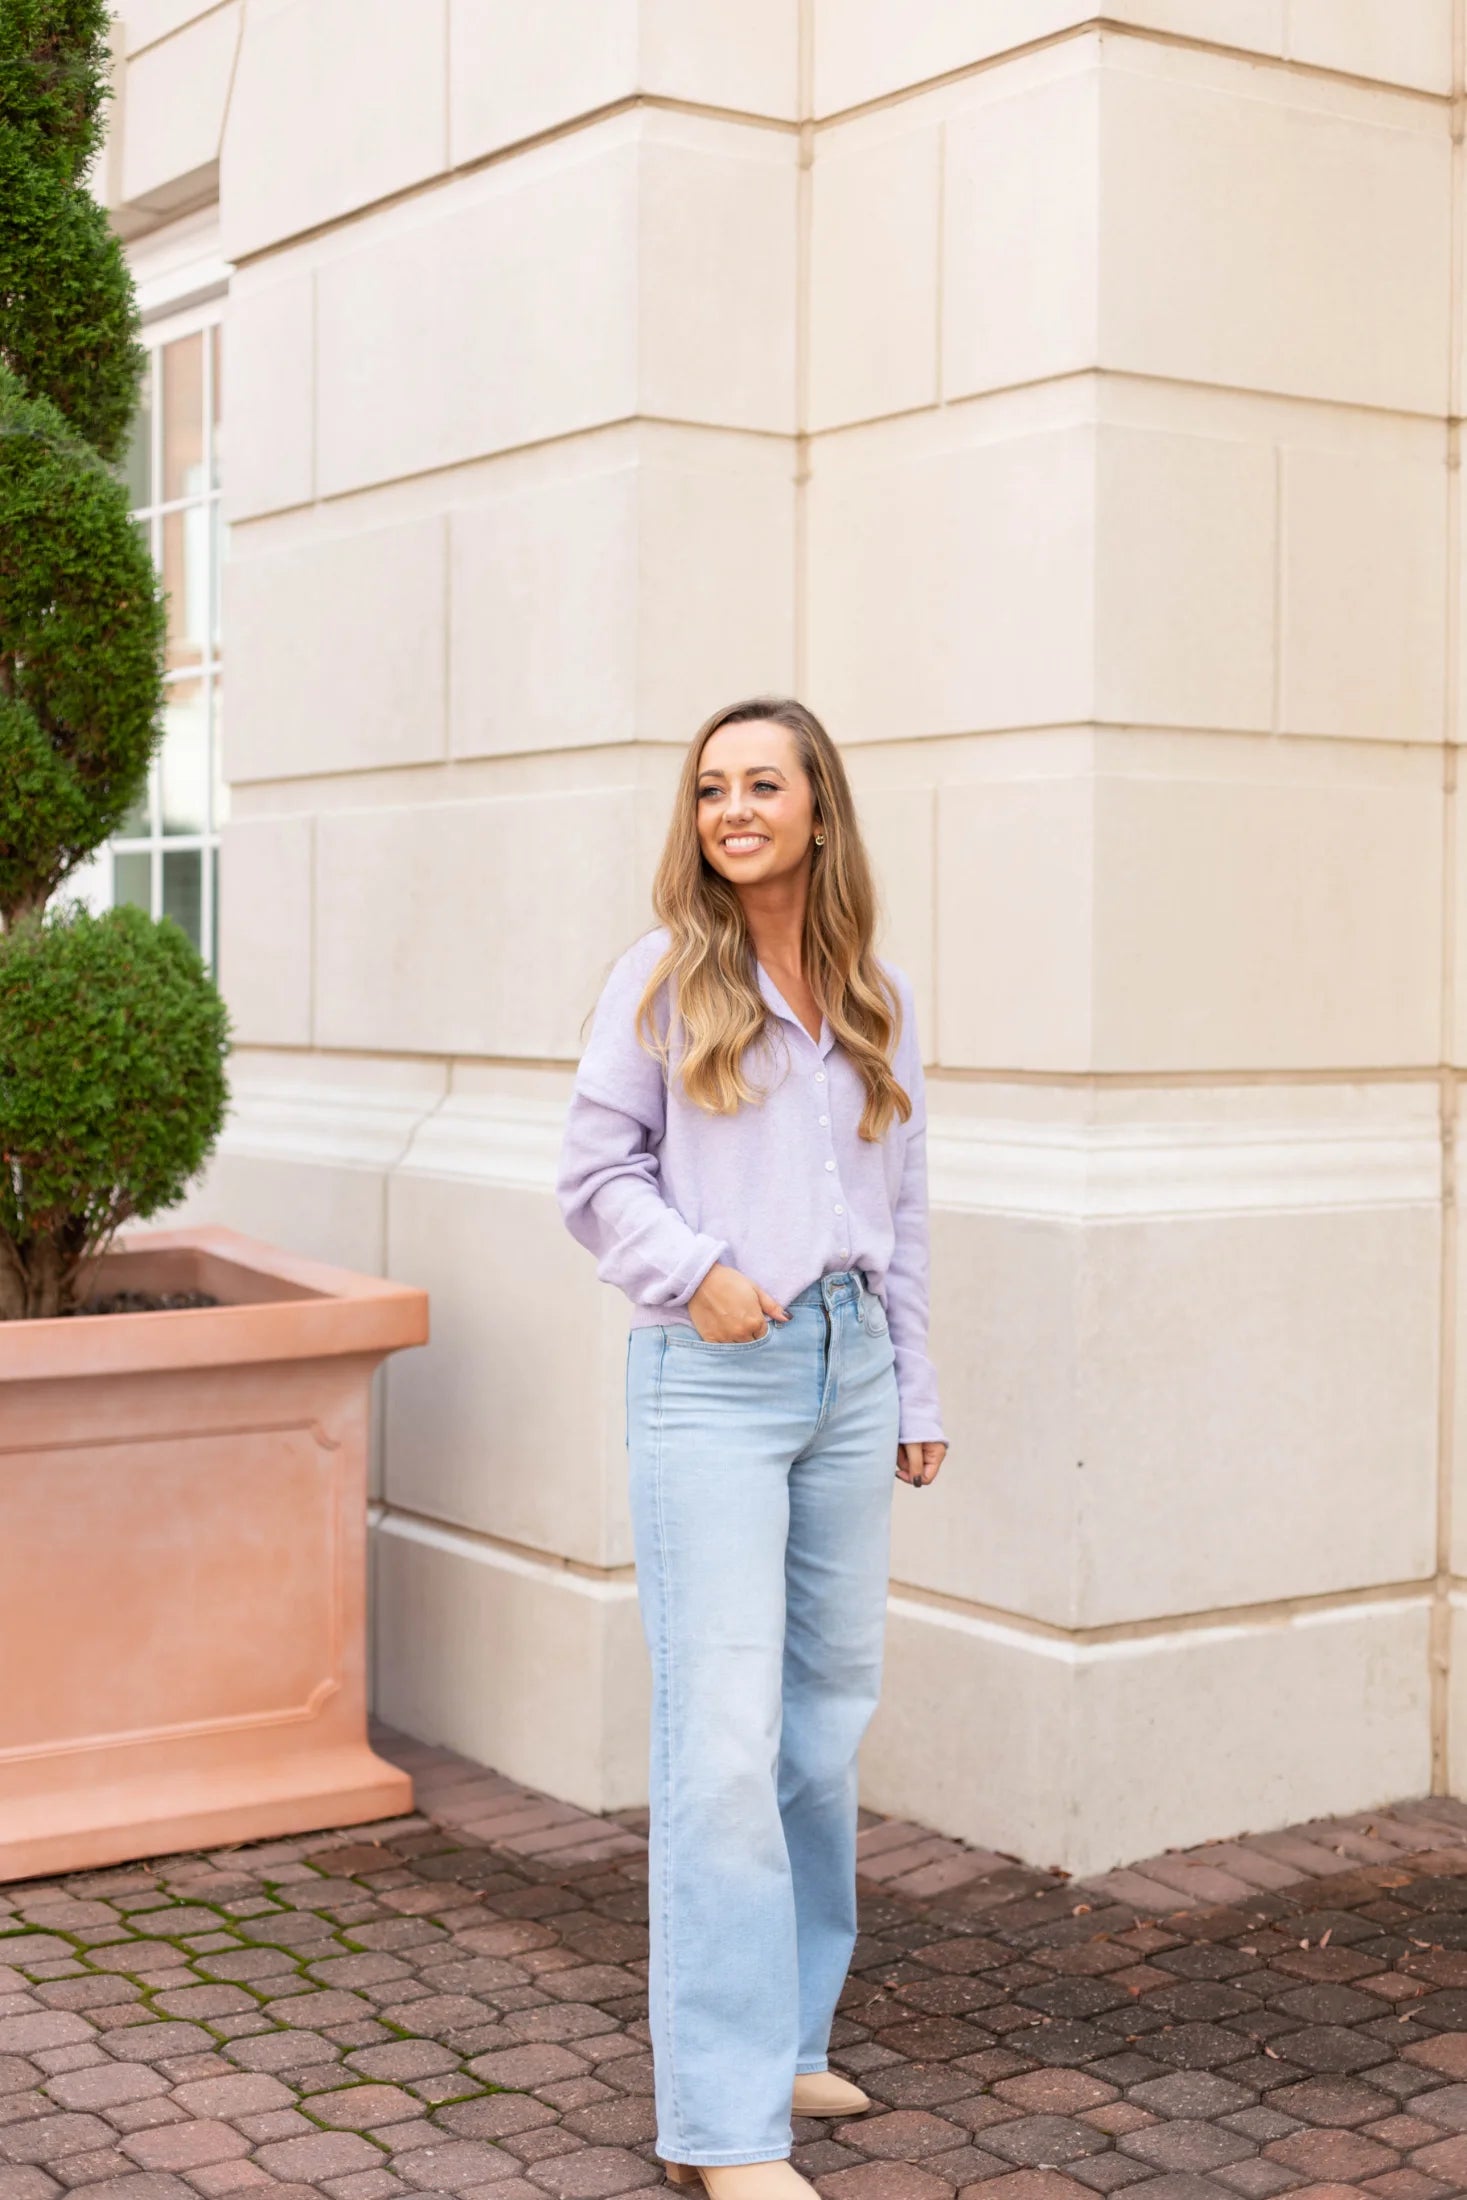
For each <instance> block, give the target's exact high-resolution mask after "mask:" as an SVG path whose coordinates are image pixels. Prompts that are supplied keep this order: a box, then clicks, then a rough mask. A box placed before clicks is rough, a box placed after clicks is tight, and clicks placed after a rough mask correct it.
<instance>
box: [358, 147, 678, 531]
mask: <svg viewBox="0 0 1467 2200" xmlns="http://www.w3.org/2000/svg"><path fill="white" fill-rule="evenodd" d="M634 133H635V124H634V122H633V121H632V120H631V119H629V118H625V117H623V118H621V119H620V120H618V121H616V122H612V123H607V124H604V125H603V126H602V127H601V128H599V129H596V130H591V131H585V132H580V133H578V134H577V135H576V137H575V138H574V139H572V140H569V141H567V142H566V143H564V144H559V145H553V146H548V147H545V148H544V149H543V150H541V151H540V152H537V153H530V154H526V155H525V156H524V157H523V158H522V159H520V160H516V161H514V162H511V163H506V164H503V165H499V166H495V167H492V168H488V169H486V170H484V171H483V172H482V173H480V174H478V175H474V176H470V177H466V178H464V179H463V180H462V181H460V182H458V183H455V184H452V185H448V186H445V187H444V188H443V189H441V190H439V191H436V192H434V193H432V194H431V195H428V196H425V197H421V198H416V199H413V200H411V201H409V202H408V203H407V204H405V205H403V206H401V207H397V208H394V209H393V210H391V212H390V213H388V214H385V215H383V216H381V217H380V218H379V219H377V220H375V221H372V222H369V223H367V224H365V225H363V227H362V229H361V230H360V232H359V234H357V235H355V236H353V237H352V238H351V239H350V240H348V243H349V249H344V250H342V251H340V252H338V253H337V254H335V255H333V256H332V257H331V258H330V259H329V260H328V261H326V263H325V264H324V265H323V266H322V267H321V270H320V273H319V276H318V278H317V280H318V291H317V299H318V306H317V311H318V338H317V343H318V350H317V360H318V370H317V424H318V427H317V432H318V439H319V440H318V452H319V456H318V468H319V486H320V491H321V493H322V494H323V495H328V496H329V495H339V494H341V493H342V492H344V491H346V490H350V489H358V488H363V487H365V486H367V485H368V484H369V483H371V482H376V481H388V480H393V479H395V478H397V477H399V476H401V475H406V474H415V473H421V472H424V471H426V470H428V469H429V468H434V467H442V466H449V465H453V464H455V463H457V462H459V461H461V460H463V459H466V458H474V457H480V456H482V455H484V454H486V453H488V452H492V451H497V450H506V449H509V448H511V447H512V446H514V445H516V444H523V443H531V442H537V441H542V440H544V439H545V438H547V437H549V436H554V435H564V434H569V433H573V432H574V431H576V430H577V429H583V428H587V427H590V426H592V425H593V424H595V423H597V422H602V421H608V420H619V419H625V418H628V417H629V416H630V415H632V414H633V413H635V412H636V411H637V409H638V407H637V378H638V377H637V359H638V317H637V307H636V290H637V280H636V268H637V198H638V156H637V150H636V140H635V134H634ZM466 268H472V269H473V273H474V279H473V281H472V282H466V281H465V279H464V271H465V269H466ZM572 300H573V301H574V306H573V307H572V303H571V302H572ZM409 301H410V302H411V310H410V311H409V310H407V305H408V302H409ZM510 331H512V332H513V340H512V341H509V340H508V332H510ZM573 331H574V336H573V335H572V332H573Z"/></svg>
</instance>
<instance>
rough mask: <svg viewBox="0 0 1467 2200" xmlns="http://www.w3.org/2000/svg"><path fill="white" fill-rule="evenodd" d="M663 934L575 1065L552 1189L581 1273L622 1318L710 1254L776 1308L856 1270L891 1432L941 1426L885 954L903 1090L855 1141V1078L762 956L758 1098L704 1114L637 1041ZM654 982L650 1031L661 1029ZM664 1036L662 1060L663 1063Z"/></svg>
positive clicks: (904, 1042) (638, 949)
mask: <svg viewBox="0 0 1467 2200" xmlns="http://www.w3.org/2000/svg"><path fill="white" fill-rule="evenodd" d="M666 945H667V933H666V932H665V931H664V930H662V929H658V930H656V931H652V932H648V933H646V934H645V935H644V936H643V938H641V939H639V940H637V941H636V942H635V943H634V944H633V945H632V946H631V947H629V948H628V949H627V951H626V953H625V954H624V955H623V956H622V957H621V958H620V960H619V961H618V962H617V964H616V966H615V968H614V969H613V970H612V972H611V975H610V977H609V978H608V979H607V981H606V985H605V987H604V989H603V991H602V994H601V998H600V1001H599V1002H598V1003H597V1007H596V1015H595V1020H594V1023H593V1026H592V1030H591V1036H590V1038H589V1040H588V1041H587V1044H586V1050H585V1053H584V1054H583V1055H582V1057H581V1064H580V1068H579V1070H578V1072H577V1074H576V1083H575V1092H574V1094H573V1096H572V1099H571V1104H570V1113H569V1116H568V1118H567V1121H566V1128H565V1142H564V1145H563V1147H562V1150H561V1159H560V1172H559V1177H558V1180H557V1184H556V1193H557V1197H558V1198H559V1201H560V1207H561V1212H562V1214H563V1215H564V1216H565V1219H566V1223H567V1226H568V1227H569V1229H570V1231H571V1234H572V1235H573V1236H574V1237H576V1238H578V1239H579V1241H580V1242H581V1244H582V1245H584V1246H587V1247H588V1248H589V1249H590V1251H591V1252H593V1253H594V1254H595V1256H596V1264H597V1274H598V1275H599V1276H600V1277H601V1279H602V1281H603V1282H605V1283H614V1284H616V1285H617V1286H618V1287H619V1289H621V1290H622V1291H624V1292H625V1293H626V1295H627V1297H628V1298H629V1299H630V1300H631V1302H632V1326H633V1328H639V1327H643V1326H646V1325H649V1324H652V1323H659V1322H662V1323H673V1322H682V1323H690V1322H691V1317H690V1316H689V1314H688V1310H687V1302H688V1300H689V1299H690V1298H691V1297H692V1295H693V1293H694V1292H695V1291H696V1290H697V1288H698V1286H699V1284H700V1283H701V1282H702V1281H703V1278H704V1277H705V1276H706V1275H707V1273H708V1271H709V1269H710V1268H711V1267H712V1266H713V1265H714V1263H715V1262H716V1261H726V1262H728V1263H729V1265H730V1266H731V1267H734V1268H738V1269H741V1270H742V1272H743V1273H744V1274H745V1275H746V1276H748V1277H749V1278H750V1279H751V1280H752V1281H753V1282H755V1283H757V1284H760V1285H761V1286H762V1287H763V1289H764V1290H766V1291H768V1292H769V1293H771V1295H772V1296H773V1297H774V1298H776V1299H778V1300H779V1302H780V1304H781V1305H788V1303H789V1301H790V1300H791V1299H792V1298H793V1297H794V1295H795V1294H796V1292H798V1291H801V1290H803V1289H804V1287H805V1285H806V1284H807V1283H813V1282H815V1280H816V1279H817V1278H818V1277H819V1276H822V1275H824V1274H826V1273H828V1272H829V1271H830V1270H831V1269H836V1268H859V1269H861V1270H863V1271H864V1273H865V1275H866V1278H867V1280H868V1282H869V1284H870V1286H871V1288H872V1289H873V1290H874V1291H875V1292H876V1294H877V1296H878V1297H879V1298H880V1299H881V1301H882V1303H883V1305H884V1306H885V1308H886V1316H887V1322H888V1325H889V1327H890V1330H891V1337H892V1343H893V1345H894V1347H895V1350H896V1377H897V1391H898V1396H899V1399H900V1404H901V1422H900V1438H901V1441H902V1442H904V1443H905V1442H917V1441H919V1440H921V1439H924V1438H941V1436H942V1420H941V1415H940V1413H939V1410H938V1402H937V1378H936V1374H935V1372H934V1370H933V1366H932V1362H931V1360H930V1359H929V1358H928V1356H927V1298H928V1246H927V1160H926V1125H927V1109H926V1100H925V1094H924V1088H923V1081H922V1055H921V1049H920V1047H919V1045H918V1042H917V1028H916V1018H915V1015H914V1013H913V1006H912V989H911V986H910V984H909V983H908V981H907V978H906V976H905V974H904V973H903V972H902V971H900V970H897V969H895V968H894V967H893V965H892V964H890V963H887V964H885V965H884V966H883V967H884V968H885V970H886V972H887V974H888V976H889V977H891V979H892V980H893V981H894V983H895V985H896V988H897V993H898V997H899V999H900V1001H901V1009H902V1028H901V1035H900V1037H899V1039H898V1041H897V1048H896V1054H895V1058H894V1060H893V1064H892V1067H893V1069H894V1070H895V1073H896V1076H897V1079H898V1081H899V1082H900V1083H901V1084H902V1085H903V1086H904V1087H905V1089H906V1091H907V1093H908V1094H909V1095H910V1098H911V1102H912V1114H911V1119H910V1121H909V1122H906V1123H900V1122H895V1121H894V1122H893V1123H892V1124H891V1126H890V1128H889V1129H888V1130H887V1133H886V1136H885V1137H884V1138H883V1139H881V1140H880V1141H879V1142H877V1143H872V1142H870V1141H869V1140H866V1139H863V1138H860V1137H858V1135H857V1126H858V1124H859V1123H860V1120H861V1110H862V1107H863V1106H864V1104H865V1087H864V1086H863V1085H862V1083H861V1079H860V1077H859V1075H858V1074H857V1072H856V1070H855V1068H854V1066H853V1065H852V1063H851V1062H850V1061H849V1060H848V1059H847V1057H846V1055H845V1054H844V1053H843V1052H842V1051H841V1049H840V1048H839V1047H838V1046H837V1045H836V1044H835V1041H834V1040H833V1039H832V1037H831V1034H830V1028H829V1026H828V1025H827V1024H825V1023H824V1022H822V1024H821V1029H820V1038H819V1041H818V1043H817V1041H815V1040H814V1039H812V1038H811V1037H810V1034H809V1032H808V1031H806V1029H805V1027H804V1025H803V1024H802V1023H801V1022H800V1020H799V1018H798V1017H797V1016H796V1015H795V1013H794V1011H793V1010H792V1009H791V1008H790V1007H789V1005H788V1004H787V1003H786V1002H785V1001H784V999H783V998H782V997H781V995H780V994H779V992H778V991H777V989H776V987H775V985H774V983H773V981H772V979H771V978H770V976H769V974H768V972H767V971H766V970H765V969H764V966H763V965H762V963H761V964H760V965H759V985H760V989H761V991H762V992H763V995H764V998H765V1000H766V1001H767V1002H768V1004H769V1007H770V1009H771V1010H772V1012H773V1015H774V1017H775V1018H776V1019H777V1021H776V1023H775V1025H774V1027H773V1035H772V1043H771V1040H770V1038H768V1037H766V1038H765V1039H761V1040H758V1041H756V1042H755V1044H754V1046H753V1047H751V1048H750V1050H749V1054H748V1056H747V1058H746V1060H745V1064H744V1068H745V1074H746V1075H747V1076H748V1077H749V1079H750V1082H751V1083H752V1084H753V1085H754V1087H755V1089H756V1090H758V1089H760V1088H767V1093H766V1097H765V1099H764V1100H763V1102H762V1103H760V1104H759V1105H756V1106H753V1107H742V1108H740V1109H739V1110H738V1112H737V1113H736V1114H734V1115H731V1116H729V1115H710V1114H709V1113H708V1112H707V1111H706V1110H705V1109H703V1108H700V1107H697V1106H695V1105H694V1104H693V1103H692V1102H691V1101H689V1100H688V1099H686V1098H685V1097H684V1095H683V1093H682V1091H681V1089H680V1087H679V1085H678V1083H677V1081H676V1078H675V1077H674V1078H673V1080H672V1082H671V1085H670V1087H669V1084H668V1082H667V1081H665V1080H664V1076H663V1072H662V1069H661V1066H660V1065H659V1063H658V1062H657V1060H656V1058H655V1056H653V1055H651V1054H649V1053H648V1052H647V1050H646V1048H645V1047H643V1046H642V1045H641V1043H640V1041H639V1040H638V1038H637V1034H636V1030H635V1017H636V1010H637V1003H638V1001H639V1000H640V999H641V997H642V990H643V987H644V986H645V985H646V982H647V979H648V978H649V977H650V975H651V973H652V970H653V968H654V966H655V965H656V963H657V961H658V959H659V958H660V956H661V955H662V952H663V950H664V948H665V947H666ZM667 1005H668V1004H667V1001H666V997H665V994H664V996H663V997H662V998H661V999H660V1000H659V1003H658V1013H657V1022H658V1028H659V1029H660V1030H663V1031H665V1030H666V1028H667V1021H666V1019H667ZM677 1059H678V1055H677V1041H676V1036H675V1035H674V1041H673V1068H674V1070H675V1068H676V1064H677Z"/></svg>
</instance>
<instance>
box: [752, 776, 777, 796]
mask: <svg viewBox="0 0 1467 2200" xmlns="http://www.w3.org/2000/svg"><path fill="white" fill-rule="evenodd" d="M754 792H755V794H778V793H779V788H778V786H777V785H776V784H775V782H774V781H773V780H772V779H756V780H755V782H754Z"/></svg>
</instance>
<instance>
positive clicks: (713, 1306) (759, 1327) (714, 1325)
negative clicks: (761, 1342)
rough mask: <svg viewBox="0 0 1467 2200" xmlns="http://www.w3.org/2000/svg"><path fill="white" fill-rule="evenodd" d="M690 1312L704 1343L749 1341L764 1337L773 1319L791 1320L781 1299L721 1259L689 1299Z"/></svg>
mask: <svg viewBox="0 0 1467 2200" xmlns="http://www.w3.org/2000/svg"><path fill="white" fill-rule="evenodd" d="M688 1312H689V1314H690V1315H691V1316H692V1319H693V1327H694V1328H695V1329H696V1330H697V1332H698V1335H699V1336H700V1337H701V1338H702V1340H703V1342H704V1344H748V1343H749V1341H750V1339H751V1338H753V1337H762V1336H763V1334H764V1332H765V1330H766V1329H767V1328H768V1326H769V1323H770V1322H771V1321H776V1322H787V1321H788V1320H789V1315H788V1314H787V1313H786V1312H785V1310H784V1308H783V1307H782V1306H781V1305H780V1303H779V1301H778V1299H772V1298H771V1297H770V1296H769V1293H768V1292H767V1291H761V1290H760V1288H759V1286H758V1284H757V1283H753V1282H751V1281H750V1279H749V1277H748V1276H745V1275H742V1274H741V1273H740V1271H739V1270H738V1269H737V1268H727V1267H725V1266H724V1264H723V1262H722V1261H721V1260H720V1261H715V1262H714V1264H713V1266H712V1267H711V1268H710V1269H709V1271H708V1273H707V1275H706V1276H705V1277H704V1278H703V1281H702V1282H701V1283H700V1284H699V1286H698V1288H697V1290H696V1291H695V1292H694V1293H693V1295H692V1297H691V1298H690V1299H689V1301H688ZM766 1317H767V1318H766Z"/></svg>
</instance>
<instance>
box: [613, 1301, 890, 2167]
mask: <svg viewBox="0 0 1467 2200" xmlns="http://www.w3.org/2000/svg"><path fill="white" fill-rule="evenodd" d="M788 1311H789V1315H790V1319H789V1321H788V1322H787V1323H783V1324H781V1323H778V1322H771V1323H770V1324H769V1325H768V1328H767V1330H766V1333H765V1335H764V1336H763V1337H762V1338H757V1339H755V1340H753V1341H752V1342H750V1343H747V1344H704V1343H703V1341H702V1339H701V1338H700V1337H699V1336H698V1334H697V1332H696V1331H695V1330H692V1329H686V1328H684V1327H681V1326H676V1325H671V1326H668V1327H666V1328H662V1327H655V1328H644V1329H634V1330H633V1331H632V1334H631V1338H630V1340H629V1345H628V1354H627V1445H628V1452H629V1455H630V1460H631V1501H632V1524H633V1530H634V1534H635V1540H636V1556H637V1591H638V1596H639V1599H640V1603H641V1612H642V1625H643V1629H644V1632H645V1634H646V1637H647V1647H648V1650H649V1652H650V1654H651V1659H652V1765H651V1789H650V1793H651V1805H652V1815H651V1831H650V1856H649V1901H650V1941H651V1971H650V1976H649V1980H648V1998H649V2004H650V2014H651V2024H652V2053H653V2063H654V2070H655V2077H656V2091H657V2149H658V2152H659V2153H660V2154H661V2155H662V2157H663V2159H664V2160H666V2161H673V2162H707V2163H717V2162H762V2161H771V2160H773V2159H775V2158H776V2157H778V2156H781V2155H786V2154H788V2153H789V2151H790V2090H791V2086H792V2084H793V2081H794V2076H795V2073H796V2071H805V2070H823V2069H824V2068H825V2067H826V2051H827V2048H828V2045H829V2040H830V2025H831V2019H832V2017H833V2016H834V2013H835V2005H836V2000H837V1997H838V1996H839V1994H840V1990H841V1986H842V1984H843V1982H844V1979H845V1975H846V1968H847V1965H848V1964H849V1962H850V1957H851V1948H852V1945H853V1943H854V1940H855V1934H856V1886H855V1852H856V1751H857V1747H858V1745H859V1743H860V1740H861V1736H862V1734H863V1732H864V1731H865V1727H866V1724H867V1721H868V1720H869V1718H870V1716H871V1713H872V1711H873V1709H874V1708H875V1705H876V1699H877V1695H878V1693H879V1689H880V1683H881V1652H882V1638H883V1633H884V1628H885V1618H886V1584H887V1572H888V1553H889V1543H890V1522H891V1493H892V1483H893V1477H894V1474H895V1471H896V1457H897V1398H896V1378H895V1375H894V1373H893V1365H892V1358H893V1356H892V1346H891V1339H890V1337H889V1336H888V1335H887V1328H886V1316H885V1313H884V1311H883V1309H882V1306H881V1302H880V1300H879V1299H877V1298H876V1297H875V1296H874V1294H873V1293H871V1292H869V1291H867V1290H866V1288H865V1285H864V1283H863V1280H862V1278H861V1277H860V1276H859V1275H857V1274H856V1273H854V1272H853V1271H849V1270H842V1271H840V1272H839V1273H837V1274H834V1275H828V1276H825V1277H822V1279H821V1280H820V1282H819V1283H814V1284H811V1285H810V1287H809V1288H808V1290H805V1291H802V1292H801V1293H800V1294H799V1296H798V1297H797V1298H795V1299H793V1300H791V1302H790V1305H789V1309H788Z"/></svg>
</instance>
